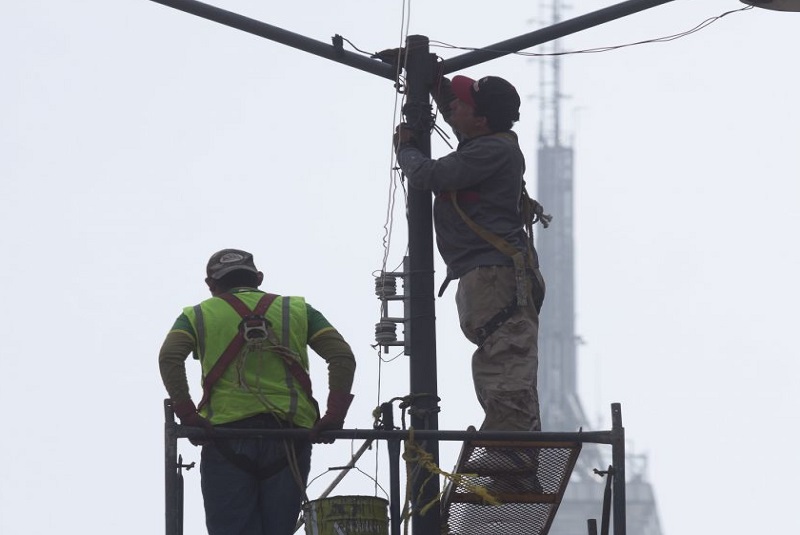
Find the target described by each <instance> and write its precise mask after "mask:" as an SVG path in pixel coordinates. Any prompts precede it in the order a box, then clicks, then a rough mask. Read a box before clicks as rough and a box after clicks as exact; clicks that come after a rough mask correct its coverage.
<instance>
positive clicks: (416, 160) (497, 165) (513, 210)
mask: <svg viewBox="0 0 800 535" xmlns="http://www.w3.org/2000/svg"><path fill="white" fill-rule="evenodd" d="M397 161H398V164H399V165H400V168H401V169H402V170H403V173H405V175H406V177H407V178H408V182H409V185H410V186H411V187H414V188H420V189H429V190H431V191H433V193H434V194H435V195H436V198H435V200H434V214H433V216H434V226H435V228H436V242H437V246H438V248H439V252H440V253H441V255H442V258H443V259H444V262H445V264H447V271H448V276H449V277H451V278H459V277H461V276H462V275H463V274H465V273H467V272H468V271H470V270H472V269H473V268H475V267H478V266H492V265H513V263H512V260H511V258H510V257H508V256H506V255H505V254H503V253H502V252H500V251H498V250H497V249H496V248H495V247H494V246H493V245H491V244H490V243H488V242H487V241H485V240H484V239H483V238H481V237H480V236H478V235H477V234H476V233H475V232H474V231H473V230H472V229H470V228H469V227H468V226H467V224H466V223H465V222H464V220H463V219H462V218H461V216H460V215H459V214H458V212H456V210H455V208H454V207H453V204H452V202H451V200H450V193H449V192H450V191H452V190H455V191H456V192H457V199H458V204H459V206H460V207H461V209H462V210H463V211H464V212H465V213H466V214H467V215H468V216H469V217H470V218H471V219H472V220H473V221H475V223H477V224H478V225H480V226H481V227H483V228H485V229H486V230H488V231H490V232H492V233H494V234H496V235H498V236H500V237H501V238H503V239H505V240H506V241H507V242H509V243H510V244H511V245H513V246H514V247H516V248H517V249H519V250H520V251H524V250H525V248H526V246H527V245H526V244H527V236H526V234H525V232H524V230H523V225H522V218H521V216H520V211H519V206H520V197H521V195H522V175H523V172H524V170H525V159H524V157H523V155H522V151H521V150H520V148H519V142H518V140H517V135H516V134H515V133H514V132H512V131H506V132H500V133H495V134H490V135H485V136H480V137H476V138H472V139H468V140H465V141H462V142H461V143H459V146H458V149H457V150H456V151H455V152H452V153H450V154H448V155H446V156H444V157H442V158H439V159H431V158H428V157H426V156H425V155H424V154H423V153H422V152H421V151H420V150H419V149H417V148H416V147H414V146H412V145H401V146H400V147H399V148H398V152H397ZM534 258H535V253H534Z"/></svg>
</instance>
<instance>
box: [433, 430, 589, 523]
mask: <svg viewBox="0 0 800 535" xmlns="http://www.w3.org/2000/svg"><path fill="white" fill-rule="evenodd" d="M580 451H581V444H580V443H579V442H531V441H525V442H507V441H503V442H500V441H473V442H466V443H464V446H463V448H462V450H461V454H460V455H459V459H458V464H457V465H456V468H455V473H457V474H461V476H462V479H461V481H459V482H458V483H457V484H451V485H450V486H449V487H448V488H447V489H446V490H445V495H444V499H443V501H442V533H443V534H445V535H545V534H546V533H547V532H548V530H549V529H550V525H551V524H552V522H553V518H555V514H556V510H557V509H558V505H559V504H560V503H561V498H562V497H563V496H564V491H565V490H566V488H567V483H568V482H569V477H570V474H571V473H572V469H573V467H574V466H575V462H576V461H577V459H578V455H579V454H580ZM476 487H478V488H484V489H486V491H487V492H488V494H489V495H490V496H491V497H493V498H495V499H497V501H499V502H500V504H495V505H492V504H490V503H487V501H486V500H485V499H484V497H482V496H481V495H480V494H478V493H476V492H475V490H476Z"/></svg>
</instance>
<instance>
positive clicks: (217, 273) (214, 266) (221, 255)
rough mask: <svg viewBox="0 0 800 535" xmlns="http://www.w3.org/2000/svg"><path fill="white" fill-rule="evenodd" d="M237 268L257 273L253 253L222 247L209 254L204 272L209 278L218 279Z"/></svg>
mask: <svg viewBox="0 0 800 535" xmlns="http://www.w3.org/2000/svg"><path fill="white" fill-rule="evenodd" d="M237 269H243V270H245V271H250V272H252V273H258V268H256V265H255V264H254V263H253V255H251V254H250V253H248V252H247V251H242V250H241V249H223V250H221V251H217V252H216V253H214V254H213V255H211V258H210V259H209V261H208V266H206V274H207V275H208V276H209V278H212V279H214V280H219V279H221V278H222V277H224V276H225V275H227V274H228V273H230V272H231V271H236V270H237Z"/></svg>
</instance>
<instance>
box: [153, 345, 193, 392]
mask: <svg viewBox="0 0 800 535" xmlns="http://www.w3.org/2000/svg"><path fill="white" fill-rule="evenodd" d="M193 350H194V338H192V336H191V335H190V334H189V333H187V332H184V331H176V330H173V331H170V332H169V334H167V338H166V339H165V340H164V344H163V345H162V346H161V351H160V352H159V354H158V367H159V368H160V370H161V380H162V381H164V387H165V388H166V389H167V394H169V398H170V399H171V400H172V401H173V402H174V403H175V402H181V401H187V400H189V399H190V396H189V383H188V381H187V380H186V364H185V362H186V358H187V357H188V356H189V355H190V354H191V353H192V351H193Z"/></svg>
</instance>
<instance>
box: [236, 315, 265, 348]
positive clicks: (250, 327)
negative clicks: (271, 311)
mask: <svg viewBox="0 0 800 535" xmlns="http://www.w3.org/2000/svg"><path fill="white" fill-rule="evenodd" d="M270 327H272V324H271V323H270V322H269V321H268V320H267V318H265V317H264V316H256V315H251V316H245V317H244V318H242V321H241V322H239V332H241V333H242V337H243V338H244V340H245V342H252V341H256V340H264V339H265V338H267V337H268V336H269V328H270Z"/></svg>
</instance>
